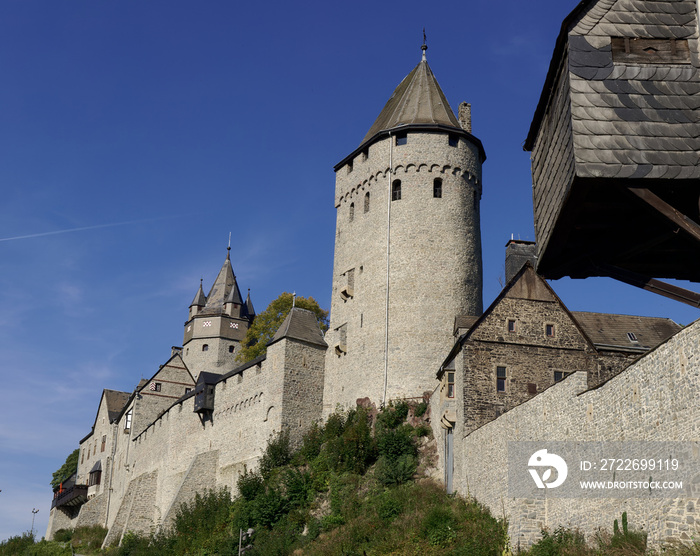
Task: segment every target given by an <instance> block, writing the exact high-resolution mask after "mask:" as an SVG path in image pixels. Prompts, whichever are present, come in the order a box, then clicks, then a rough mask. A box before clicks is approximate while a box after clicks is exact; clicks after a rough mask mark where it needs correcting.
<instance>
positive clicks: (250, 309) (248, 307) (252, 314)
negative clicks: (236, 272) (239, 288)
mask: <svg viewBox="0 0 700 556" xmlns="http://www.w3.org/2000/svg"><path fill="white" fill-rule="evenodd" d="M245 308H246V316H247V317H248V319H250V322H253V319H254V318H255V309H254V308H253V302H252V301H251V300H250V288H248V297H246V298H245Z"/></svg>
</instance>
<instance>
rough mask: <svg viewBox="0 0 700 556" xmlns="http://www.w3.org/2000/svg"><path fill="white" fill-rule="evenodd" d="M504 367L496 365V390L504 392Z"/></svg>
mask: <svg viewBox="0 0 700 556" xmlns="http://www.w3.org/2000/svg"><path fill="white" fill-rule="evenodd" d="M506 377H507V375H506V368H505V367H496V391H497V392H505V391H506Z"/></svg>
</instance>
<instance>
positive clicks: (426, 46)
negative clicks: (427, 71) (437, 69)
mask: <svg viewBox="0 0 700 556" xmlns="http://www.w3.org/2000/svg"><path fill="white" fill-rule="evenodd" d="M420 49H421V50H422V51H423V60H425V51H426V50H428V44H427V42H426V38H425V27H423V44H422V45H421V47H420Z"/></svg>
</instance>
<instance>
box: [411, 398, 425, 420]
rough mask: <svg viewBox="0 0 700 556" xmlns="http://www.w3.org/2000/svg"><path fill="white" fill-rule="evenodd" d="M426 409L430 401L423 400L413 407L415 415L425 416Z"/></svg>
mask: <svg viewBox="0 0 700 556" xmlns="http://www.w3.org/2000/svg"><path fill="white" fill-rule="evenodd" d="M426 411H428V402H426V401H422V402H420V403H419V404H418V405H416V407H415V408H413V415H414V416H415V417H423V415H425V412H426Z"/></svg>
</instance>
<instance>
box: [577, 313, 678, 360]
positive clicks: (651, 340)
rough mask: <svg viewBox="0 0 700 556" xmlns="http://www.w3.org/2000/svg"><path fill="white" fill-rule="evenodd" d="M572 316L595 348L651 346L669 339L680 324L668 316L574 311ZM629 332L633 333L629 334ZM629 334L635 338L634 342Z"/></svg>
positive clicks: (641, 347) (636, 348)
mask: <svg viewBox="0 0 700 556" xmlns="http://www.w3.org/2000/svg"><path fill="white" fill-rule="evenodd" d="M572 314H573V315H574V318H575V319H576V320H577V321H578V323H579V325H580V326H581V328H583V330H584V331H585V332H586V334H587V335H588V337H589V338H590V339H591V341H592V342H593V344H594V345H595V346H596V348H599V349H605V347H608V348H618V349H623V350H629V351H639V350H644V351H646V350H650V349H653V348H655V347H656V346H658V345H659V344H661V343H662V342H665V341H666V340H668V339H669V338H670V337H671V336H673V335H674V334H675V333H676V332H678V331H680V330H681V329H682V327H681V326H680V325H678V324H676V323H675V322H673V321H672V320H671V319H667V318H658V317H637V316H632V315H614V314H608V313H589V312H580V311H573V312H572ZM628 333H630V334H632V335H633V336H632V337H630V336H628ZM632 338H636V339H637V341H636V342H635V341H634V340H633V339H632Z"/></svg>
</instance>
